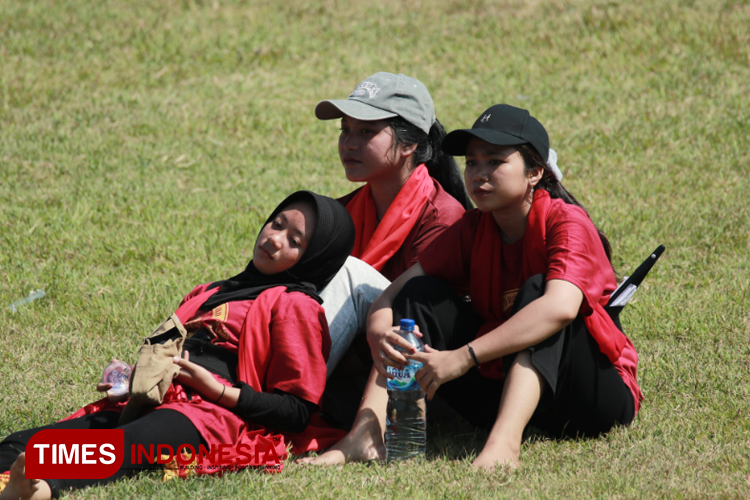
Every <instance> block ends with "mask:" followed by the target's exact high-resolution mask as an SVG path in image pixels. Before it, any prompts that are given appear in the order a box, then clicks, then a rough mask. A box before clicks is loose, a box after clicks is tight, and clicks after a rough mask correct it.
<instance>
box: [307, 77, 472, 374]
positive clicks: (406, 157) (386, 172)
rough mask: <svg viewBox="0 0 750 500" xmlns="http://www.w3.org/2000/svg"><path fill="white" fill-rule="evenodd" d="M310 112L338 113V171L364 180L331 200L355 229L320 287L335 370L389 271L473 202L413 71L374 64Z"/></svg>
mask: <svg viewBox="0 0 750 500" xmlns="http://www.w3.org/2000/svg"><path fill="white" fill-rule="evenodd" d="M315 115H316V116H317V117H318V118H319V119H321V120H341V132H340V134H339V138H338V152H339V158H340V159H341V163H342V164H343V166H344V171H345V174H346V178H347V179H348V180H349V181H351V182H364V183H366V184H365V185H364V186H362V187H360V188H358V189H356V190H355V191H353V192H352V193H350V194H348V195H346V196H344V197H342V198H340V199H339V201H340V202H341V203H342V204H344V205H345V206H346V209H347V210H348V211H349V214H350V215H351V216H352V219H353V220H354V224H355V227H356V232H357V236H356V241H355V244H354V250H353V251H352V258H351V259H349V260H348V261H347V262H346V264H345V266H344V268H343V269H342V270H341V272H340V273H339V275H337V276H336V277H335V278H334V279H333V281H332V282H331V284H330V285H329V286H328V287H326V289H325V290H323V292H322V294H321V296H322V297H323V298H324V299H325V302H326V307H325V309H326V316H327V318H328V323H329V326H330V328H331V341H332V347H331V357H330V359H329V362H328V367H329V370H331V371H333V368H334V367H335V366H336V365H337V363H338V361H339V360H340V359H341V357H342V356H343V354H344V352H345V351H346V350H347V349H348V348H349V345H350V344H351V342H352V340H353V338H354V335H355V334H356V333H357V332H358V331H360V332H364V327H365V320H366V318H367V313H368V311H369V308H370V305H372V302H373V300H375V299H376V298H377V297H378V295H380V292H382V291H383V290H384V289H385V287H387V286H388V285H389V284H390V281H389V280H391V281H392V280H394V279H395V278H397V277H398V276H400V275H401V274H402V273H403V272H404V271H406V270H407V269H409V267H411V266H412V265H413V264H415V263H416V262H417V257H418V255H419V253H420V252H421V251H422V250H423V249H424V248H425V247H426V246H427V245H428V244H429V243H430V242H431V241H432V240H433V239H434V238H435V237H436V236H437V235H438V234H440V233H441V232H442V231H444V230H445V229H446V228H447V227H448V226H450V225H451V224H453V223H454V222H455V221H457V220H458V219H460V218H461V215H463V213H464V210H465V209H466V208H471V201H470V200H469V198H468V195H467V194H466V190H465V189H464V186H463V182H462V180H461V172H460V170H459V168H458V165H456V162H455V160H454V159H453V157H451V156H450V155H446V154H444V153H443V152H442V151H441V149H440V142H441V140H442V139H443V137H445V130H443V127H442V125H441V124H440V122H439V121H438V120H437V118H436V117H435V108H434V105H433V102H432V97H430V93H429V92H428V90H427V88H426V87H425V86H424V84H423V83H422V82H420V81H419V80H416V79H414V78H410V77H408V76H405V75H394V74H392V73H385V72H380V73H375V74H374V75H371V76H369V77H367V78H366V79H365V80H363V81H362V82H360V83H359V84H358V85H357V86H356V87H355V88H354V90H353V91H352V93H351V95H349V97H348V98H347V99H339V100H324V101H321V102H320V103H318V105H317V106H316V107H315ZM366 351H367V348H366V347H365V352H366Z"/></svg>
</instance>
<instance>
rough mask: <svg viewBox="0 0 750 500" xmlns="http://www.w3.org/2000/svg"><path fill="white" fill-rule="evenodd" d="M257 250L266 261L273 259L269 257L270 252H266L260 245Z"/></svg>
mask: <svg viewBox="0 0 750 500" xmlns="http://www.w3.org/2000/svg"><path fill="white" fill-rule="evenodd" d="M258 250H260V251H261V252H262V254H263V256H264V257H265V258H266V259H272V258H273V257H271V252H269V251H268V250H266V249H265V248H264V247H263V245H260V246H259V247H258Z"/></svg>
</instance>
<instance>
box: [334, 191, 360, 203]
mask: <svg viewBox="0 0 750 500" xmlns="http://www.w3.org/2000/svg"><path fill="white" fill-rule="evenodd" d="M360 189H362V187H358V188H357V189H355V190H354V191H352V192H351V193H349V194H345V195H344V196H342V197H341V198H337V199H336V201H338V202H339V203H341V204H342V205H344V206H346V205H347V204H348V203H349V202H350V201H352V198H354V197H355V196H357V193H359V190H360Z"/></svg>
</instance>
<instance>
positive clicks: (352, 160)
mask: <svg viewBox="0 0 750 500" xmlns="http://www.w3.org/2000/svg"><path fill="white" fill-rule="evenodd" d="M341 163H343V164H344V165H346V166H354V165H359V164H360V163H362V162H361V161H359V160H357V159H356V158H348V157H347V158H342V159H341Z"/></svg>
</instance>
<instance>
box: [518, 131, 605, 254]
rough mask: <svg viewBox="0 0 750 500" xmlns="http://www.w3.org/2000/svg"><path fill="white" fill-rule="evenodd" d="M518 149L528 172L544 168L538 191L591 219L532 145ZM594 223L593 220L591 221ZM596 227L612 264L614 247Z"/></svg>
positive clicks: (524, 145) (537, 186)
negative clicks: (583, 213) (571, 206)
mask: <svg viewBox="0 0 750 500" xmlns="http://www.w3.org/2000/svg"><path fill="white" fill-rule="evenodd" d="M517 147H518V152H519V153H521V156H522V157H523V162H524V164H525V166H526V172H527V173H531V172H533V171H534V170H536V169H537V168H540V167H541V168H542V172H544V173H543V174H542V179H541V180H540V181H539V183H537V185H536V188H537V189H544V190H545V191H547V192H548V193H549V196H550V198H559V199H561V200H563V201H564V202H565V203H567V204H568V205H575V206H577V207H580V208H581V209H582V210H583V211H584V212H586V215H588V217H589V219H591V216H590V215H589V213H588V211H587V210H586V207H584V206H583V205H582V204H581V202H580V201H578V200H577V199H576V198H575V196H573V195H572V194H570V192H568V190H567V189H565V188H564V187H563V185H562V183H561V182H560V181H558V180H557V178H556V177H555V175H554V174H553V173H552V170H550V168H549V167H548V166H547V164H546V163H545V162H544V160H542V157H541V156H539V153H537V151H536V149H534V147H533V146H531V145H530V144H522V145H520V146H517ZM591 222H593V220H592V221H591ZM594 227H596V230H597V232H598V233H599V239H600V240H602V246H603V247H604V252H605V253H606V254H607V259H609V263H610V264H611V263H612V246H611V245H610V244H609V240H608V239H607V236H606V235H605V234H604V233H603V232H602V230H601V229H599V227H598V226H597V225H596V224H594Z"/></svg>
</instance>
